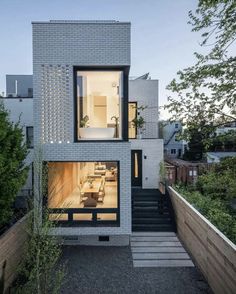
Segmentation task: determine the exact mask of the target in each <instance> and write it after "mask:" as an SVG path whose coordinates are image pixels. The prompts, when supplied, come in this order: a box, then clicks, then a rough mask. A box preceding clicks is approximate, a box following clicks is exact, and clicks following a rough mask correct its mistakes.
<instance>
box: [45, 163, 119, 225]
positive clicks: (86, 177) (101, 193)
mask: <svg viewBox="0 0 236 294" xmlns="http://www.w3.org/2000/svg"><path fill="white" fill-rule="evenodd" d="M47 169H48V193H47V206H48V208H49V212H50V219H51V220H53V221H58V222H70V223H76V222H77V223H79V222H85V223H96V224H97V223H99V222H100V223H103V222H104V223H105V222H117V221H118V219H119V211H118V208H119V197H118V195H119V164H118V162H48V163H47Z"/></svg>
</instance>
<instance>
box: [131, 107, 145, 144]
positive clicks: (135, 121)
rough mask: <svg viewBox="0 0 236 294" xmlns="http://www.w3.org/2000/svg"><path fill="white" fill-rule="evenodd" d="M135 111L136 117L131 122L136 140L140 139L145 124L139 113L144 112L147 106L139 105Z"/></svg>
mask: <svg viewBox="0 0 236 294" xmlns="http://www.w3.org/2000/svg"><path fill="white" fill-rule="evenodd" d="M135 108H136V110H137V117H135V118H134V119H133V120H132V122H131V123H132V124H133V126H134V127H135V128H136V129H137V139H142V135H143V131H144V130H145V128H144V126H145V124H146V122H145V120H144V118H143V117H142V116H141V115H140V111H144V110H145V109H146V108H147V106H144V105H140V106H138V107H136V106H135Z"/></svg>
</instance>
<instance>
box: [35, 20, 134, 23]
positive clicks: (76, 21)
mask: <svg viewBox="0 0 236 294" xmlns="http://www.w3.org/2000/svg"><path fill="white" fill-rule="evenodd" d="M39 23H42V24H50V23H51V24H130V22H128V21H118V20H49V21H32V24H39Z"/></svg>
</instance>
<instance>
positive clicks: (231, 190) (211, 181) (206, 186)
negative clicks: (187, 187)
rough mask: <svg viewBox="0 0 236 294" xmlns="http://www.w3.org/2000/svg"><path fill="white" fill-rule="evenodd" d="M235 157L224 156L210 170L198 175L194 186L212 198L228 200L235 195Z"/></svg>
mask: <svg viewBox="0 0 236 294" xmlns="http://www.w3.org/2000/svg"><path fill="white" fill-rule="evenodd" d="M235 179H236V158H235V157H231V158H225V159H224V160H222V162H221V163H220V164H216V165H215V166H214V168H213V170H212V171H210V172H208V173H205V174H203V175H201V176H199V178H198V181H197V184H196V187H197V189H198V190H199V191H200V192H201V193H202V194H203V195H208V196H209V197H211V198H212V199H221V200H226V201H230V200H232V199H233V198H235V197H236V180H235Z"/></svg>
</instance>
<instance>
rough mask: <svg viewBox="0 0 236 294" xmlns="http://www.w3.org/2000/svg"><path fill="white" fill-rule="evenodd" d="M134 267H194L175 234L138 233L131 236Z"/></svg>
mask: <svg viewBox="0 0 236 294" xmlns="http://www.w3.org/2000/svg"><path fill="white" fill-rule="evenodd" d="M130 245H131V251H132V257H133V266H134V267H193V266H194V264H193V262H192V261H191V259H190V257H189V255H188V253H187V252H186V251H185V249H184V247H183V246H182V244H181V243H180V241H179V239H178V237H177V236H176V234H175V233H174V232H153V231H152V232H136V233H133V234H132V236H131V242H130Z"/></svg>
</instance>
